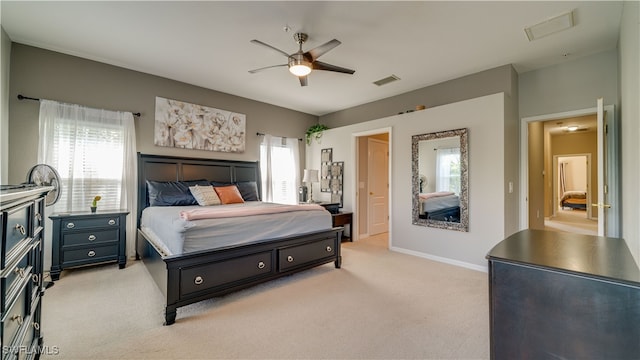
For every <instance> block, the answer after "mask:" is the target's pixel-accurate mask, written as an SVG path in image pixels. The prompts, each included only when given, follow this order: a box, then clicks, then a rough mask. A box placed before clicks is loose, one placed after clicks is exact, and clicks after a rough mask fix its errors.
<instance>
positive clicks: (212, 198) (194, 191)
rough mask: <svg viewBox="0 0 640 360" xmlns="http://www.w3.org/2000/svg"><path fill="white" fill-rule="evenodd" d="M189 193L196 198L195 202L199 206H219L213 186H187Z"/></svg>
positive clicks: (218, 199)
mask: <svg viewBox="0 0 640 360" xmlns="http://www.w3.org/2000/svg"><path fill="white" fill-rule="evenodd" d="M189 191H191V195H193V197H194V198H196V201H197V202H198V205H200V206H209V205H220V204H221V202H220V198H219V197H218V194H217V193H216V191H215V190H214V189H213V186H198V185H196V186H189Z"/></svg>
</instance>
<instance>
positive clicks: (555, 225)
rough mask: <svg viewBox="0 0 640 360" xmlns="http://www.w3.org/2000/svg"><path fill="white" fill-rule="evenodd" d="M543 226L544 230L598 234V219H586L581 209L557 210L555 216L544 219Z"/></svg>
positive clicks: (584, 212)
mask: <svg viewBox="0 0 640 360" xmlns="http://www.w3.org/2000/svg"><path fill="white" fill-rule="evenodd" d="M544 226H545V230H554V231H564V232H570V233H576V234H584V235H598V220H591V219H587V212H586V211H582V210H557V211H556V216H555V217H553V218H551V219H545V221H544Z"/></svg>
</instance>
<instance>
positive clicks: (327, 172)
mask: <svg viewBox="0 0 640 360" xmlns="http://www.w3.org/2000/svg"><path fill="white" fill-rule="evenodd" d="M332 160H333V149H332V148H327V149H322V150H320V192H331V162H332Z"/></svg>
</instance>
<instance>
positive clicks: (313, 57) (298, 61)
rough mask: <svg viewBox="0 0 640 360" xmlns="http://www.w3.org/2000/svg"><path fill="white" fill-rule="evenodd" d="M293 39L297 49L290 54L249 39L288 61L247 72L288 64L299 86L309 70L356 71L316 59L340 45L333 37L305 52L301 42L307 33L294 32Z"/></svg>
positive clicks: (345, 72)
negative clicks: (297, 46) (298, 81)
mask: <svg viewBox="0 0 640 360" xmlns="http://www.w3.org/2000/svg"><path fill="white" fill-rule="evenodd" d="M293 39H294V40H295V41H296V43H298V45H299V49H298V51H297V52H295V53H293V54H291V55H289V54H287V53H286V52H284V51H282V50H280V49H278V48H275V47H273V46H271V45H269V44H265V43H263V42H262V41H260V40H251V42H252V43H254V44H258V45H262V46H265V47H268V48H269V49H271V50H274V51H277V52H278V53H280V54H282V55H284V56H286V57H287V58H288V59H289V61H288V62H287V64H279V65H272V66H267V67H263V68H259V69H254V70H249V73H251V74H255V73H257V72H259V71H262V70H267V69H271V68H275V67H281V66H288V67H289V72H291V73H292V74H293V75H296V76H297V77H298V79H299V80H300V86H307V75H309V73H311V70H325V71H335V72H339V73H344V74H353V73H355V72H356V71H355V70H351V69H347V68H343V67H340V66H335V65H331V64H327V63H324V62H321V61H318V60H317V59H318V58H319V57H320V56H322V55H323V54H325V53H327V52H328V51H329V50H331V49H333V48H334V47H336V46H338V45H340V44H341V42H340V41H338V40H336V39H333V40H331V41H328V42H326V43H325V44H322V45H320V46H318V47H316V48H313V49H311V50H309V51H307V52H303V51H302V44H304V42H305V41H307V39H308V35H307V34H305V33H295V34H294V35H293Z"/></svg>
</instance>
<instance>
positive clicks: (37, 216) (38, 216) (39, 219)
mask: <svg viewBox="0 0 640 360" xmlns="http://www.w3.org/2000/svg"><path fill="white" fill-rule="evenodd" d="M36 220H38V221H42V214H40V213H37V214H36Z"/></svg>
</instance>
